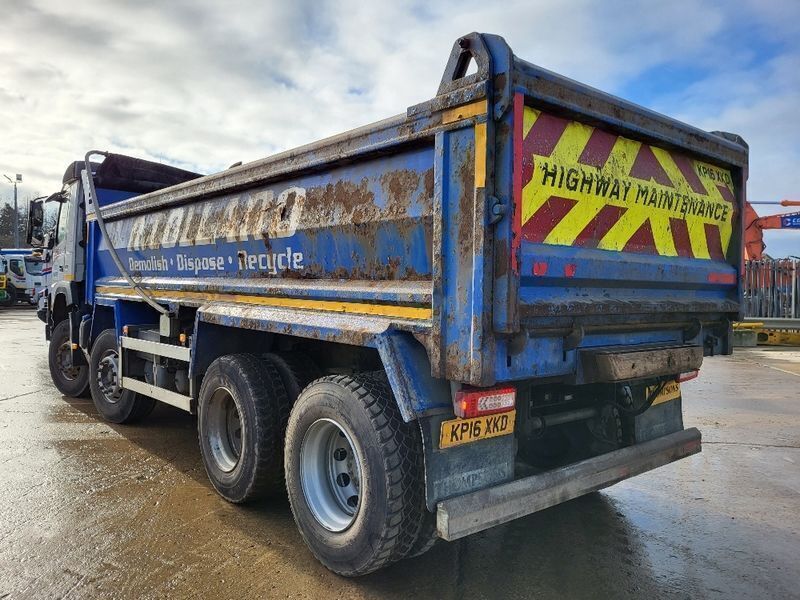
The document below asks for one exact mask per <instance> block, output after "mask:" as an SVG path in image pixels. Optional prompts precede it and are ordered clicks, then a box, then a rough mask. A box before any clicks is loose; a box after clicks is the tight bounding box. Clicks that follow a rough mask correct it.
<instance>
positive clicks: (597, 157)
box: [578, 128, 617, 168]
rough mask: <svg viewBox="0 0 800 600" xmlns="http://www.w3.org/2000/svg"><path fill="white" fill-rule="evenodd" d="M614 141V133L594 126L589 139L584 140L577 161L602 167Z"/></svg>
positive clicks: (615, 139)
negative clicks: (584, 142) (584, 143)
mask: <svg viewBox="0 0 800 600" xmlns="http://www.w3.org/2000/svg"><path fill="white" fill-rule="evenodd" d="M616 141H617V136H616V135H614V134H612V133H607V132H605V131H603V130H602V129H597V128H595V130H594V131H593V132H592V135H591V136H590V137H589V141H588V142H586V146H584V148H583V152H581V156H580V158H579V159H578V162H579V163H581V164H582V165H590V166H592V167H597V168H600V167H602V166H603V165H605V164H606V161H607V160H608V157H609V156H610V155H611V150H612V148H614V144H615V143H616Z"/></svg>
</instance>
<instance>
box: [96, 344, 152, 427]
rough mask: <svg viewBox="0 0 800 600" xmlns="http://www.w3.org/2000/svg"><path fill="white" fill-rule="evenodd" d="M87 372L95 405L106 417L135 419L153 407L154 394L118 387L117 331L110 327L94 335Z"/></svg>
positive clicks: (130, 421)
mask: <svg viewBox="0 0 800 600" xmlns="http://www.w3.org/2000/svg"><path fill="white" fill-rule="evenodd" d="M89 373H90V378H89V387H90V388H91V390H92V400H93V401H94V406H95V408H96V409H97V412H99V413H100V416H102V417H103V418H104V419H105V420H106V421H110V422H111V423H134V422H136V421H138V420H140V419H143V418H144V417H146V416H147V415H148V414H150V412H151V411H152V410H153V407H154V406H155V403H156V401H155V399H154V398H150V397H149V396H143V395H141V394H137V393H136V392H132V391H131V390H125V389H122V387H121V386H122V381H120V377H119V350H118V348H117V334H116V332H115V331H114V330H113V329H106V330H105V331H103V332H102V333H101V334H100V335H98V336H97V339H96V340H95V342H94V345H93V346H92V352H91V359H90V361H89Z"/></svg>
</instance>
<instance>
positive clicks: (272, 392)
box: [197, 354, 287, 503]
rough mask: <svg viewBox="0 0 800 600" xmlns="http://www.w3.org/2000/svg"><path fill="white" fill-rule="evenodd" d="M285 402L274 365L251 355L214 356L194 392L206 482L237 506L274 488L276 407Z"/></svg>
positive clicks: (278, 475)
mask: <svg viewBox="0 0 800 600" xmlns="http://www.w3.org/2000/svg"><path fill="white" fill-rule="evenodd" d="M286 403H287V400H286V390H285V389H284V386H283V382H282V381H281V378H280V375H279V374H278V371H277V370H276V369H275V367H274V366H273V365H272V364H271V363H270V362H268V361H263V360H259V359H258V358H257V357H256V356H254V355H252V354H232V355H229V356H223V357H221V358H218V359H217V360H215V361H214V362H213V363H211V366H210V367H209V368H208V370H207V371H206V374H205V376H204V377H203V385H202V386H201V388H200V399H199V414H198V419H197V428H198V435H199V438H200V452H201V454H202V456H203V464H204V465H205V468H206V473H208V478H209V479H210V480H211V484H212V485H213V486H214V489H216V490H217V492H219V494H220V495H221V496H222V497H223V498H225V499H226V500H228V501H229V502H235V503H242V502H247V501H249V500H255V499H257V498H261V497H263V496H266V495H268V494H269V493H270V492H274V491H275V490H276V489H279V488H280V484H281V482H282V472H281V452H280V450H281V437H280V434H279V428H278V425H279V421H278V417H277V415H278V412H277V411H278V407H280V406H284V405H285V404H286Z"/></svg>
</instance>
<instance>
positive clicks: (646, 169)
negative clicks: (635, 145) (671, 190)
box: [630, 144, 674, 187]
mask: <svg viewBox="0 0 800 600" xmlns="http://www.w3.org/2000/svg"><path fill="white" fill-rule="evenodd" d="M630 175H631V177H636V179H643V180H644V181H650V180H651V179H652V180H653V181H655V182H657V183H660V184H661V185H668V186H669V187H674V186H673V185H672V181H670V179H669V177H668V176H667V173H666V171H664V168H663V167H662V166H661V163H659V162H658V159H657V158H656V155H655V154H653V150H652V149H651V148H650V146H648V145H647V144H642V145H641V147H640V148H639V152H638V154H637V155H636V160H635V161H633V167H632V168H631V173H630Z"/></svg>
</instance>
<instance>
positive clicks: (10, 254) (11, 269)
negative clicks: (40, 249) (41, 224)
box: [3, 249, 47, 304]
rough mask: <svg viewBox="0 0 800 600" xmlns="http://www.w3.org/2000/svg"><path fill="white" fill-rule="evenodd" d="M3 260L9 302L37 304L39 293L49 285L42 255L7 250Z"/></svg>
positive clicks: (24, 250)
mask: <svg viewBox="0 0 800 600" xmlns="http://www.w3.org/2000/svg"><path fill="white" fill-rule="evenodd" d="M3 259H4V262H5V266H6V276H7V293H8V299H7V302H10V303H11V304H14V303H16V302H28V303H31V304H34V303H35V298H36V296H37V293H38V292H39V291H40V290H41V289H42V288H43V287H44V286H46V285H47V282H46V279H47V272H46V269H47V265H46V263H45V261H44V259H43V258H42V256H41V254H39V253H36V254H34V253H33V251H32V250H30V249H6V250H4V251H3Z"/></svg>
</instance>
